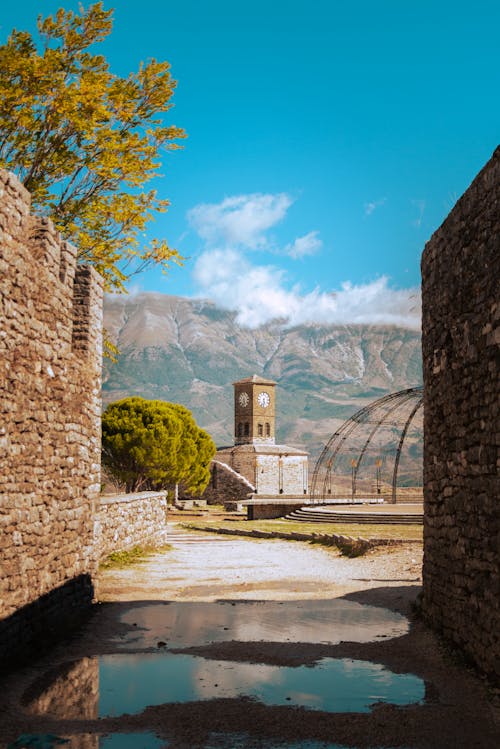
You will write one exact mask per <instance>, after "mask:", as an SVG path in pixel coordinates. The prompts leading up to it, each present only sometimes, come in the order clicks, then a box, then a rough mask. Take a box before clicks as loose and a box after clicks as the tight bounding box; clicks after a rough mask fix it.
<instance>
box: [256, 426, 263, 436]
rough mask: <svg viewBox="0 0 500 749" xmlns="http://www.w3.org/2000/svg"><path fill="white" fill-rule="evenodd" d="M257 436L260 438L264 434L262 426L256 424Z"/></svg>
mask: <svg viewBox="0 0 500 749" xmlns="http://www.w3.org/2000/svg"><path fill="white" fill-rule="evenodd" d="M257 434H258V435H259V437H262V435H263V434H264V428H263V426H262V424H257Z"/></svg>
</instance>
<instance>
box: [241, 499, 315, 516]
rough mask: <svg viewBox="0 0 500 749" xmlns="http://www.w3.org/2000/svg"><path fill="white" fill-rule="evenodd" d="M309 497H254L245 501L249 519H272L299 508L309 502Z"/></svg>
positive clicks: (244, 504)
mask: <svg viewBox="0 0 500 749" xmlns="http://www.w3.org/2000/svg"><path fill="white" fill-rule="evenodd" d="M308 501H309V498H308V497H304V496H299V497H296V498H295V499H294V498H293V497H287V498H286V499H283V498H281V497H279V498H278V497H274V498H273V497H264V498H263V499H257V498H253V499H251V500H250V501H249V502H243V506H244V507H245V506H246V508H247V520H272V519H273V518H281V517H284V516H285V515H288V513H290V512H293V511H294V510H297V509H298V508H299V507H303V505H305V504H308Z"/></svg>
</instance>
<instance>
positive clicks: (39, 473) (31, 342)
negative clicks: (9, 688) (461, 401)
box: [0, 171, 102, 661]
mask: <svg viewBox="0 0 500 749" xmlns="http://www.w3.org/2000/svg"><path fill="white" fill-rule="evenodd" d="M101 307H102V281H101V278H100V277H99V275H98V274H97V273H96V272H95V271H94V270H93V269H92V268H89V267H85V266H78V265H77V263H76V250H75V248H74V247H72V246H71V245H69V244H68V243H66V242H64V241H62V240H61V238H60V236H59V234H58V232H57V231H55V229H54V227H53V226H52V224H51V222H50V221H48V220H46V219H40V218H35V217H33V216H32V215H31V214H30V196H29V194H28V193H27V192H26V190H25V189H24V187H23V186H22V185H21V183H20V182H19V181H18V180H17V179H16V178H15V177H14V176H13V175H12V174H9V173H8V172H5V171H1V172H0V565H1V570H0V572H1V574H0V661H2V659H5V658H7V656H12V657H14V656H15V652H16V646H17V647H19V648H22V649H23V651H24V652H26V650H27V649H28V645H29V642H30V641H36V644H37V647H39V646H40V644H41V641H42V640H43V639H44V638H45V636H49V635H50V634H51V631H52V629H55V628H57V627H58V626H60V627H63V626H65V624H66V623H68V622H69V621H70V620H73V619H75V618H78V617H79V615H80V614H81V612H82V610H83V609H85V608H86V607H87V606H89V605H90V603H91V601H92V596H93V576H94V573H95V570H96V565H97V560H96V556H95V553H94V536H93V534H94V516H95V511H96V500H97V496H98V492H99V482H100V409H101V403H100V375H101V359H102V334H101V330H102V311H101Z"/></svg>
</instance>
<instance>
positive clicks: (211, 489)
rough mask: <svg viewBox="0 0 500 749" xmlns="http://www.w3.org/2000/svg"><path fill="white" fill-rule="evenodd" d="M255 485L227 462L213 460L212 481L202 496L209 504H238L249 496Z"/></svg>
mask: <svg viewBox="0 0 500 749" xmlns="http://www.w3.org/2000/svg"><path fill="white" fill-rule="evenodd" d="M254 491H255V487H254V486H253V485H252V484H251V483H250V482H249V481H248V480H247V479H246V478H245V477H244V476H242V475H241V474H239V473H237V471H236V470H235V469H234V468H231V467H230V466H229V465H228V464H227V463H224V462H223V461H221V460H213V461H212V462H211V464H210V481H209V483H208V486H207V488H206V489H205V491H204V492H203V494H202V496H201V498H202V499H204V500H206V502H207V503H208V504H209V505H217V504H235V503H236V504H238V503H240V502H243V501H245V500H247V499H248V498H249V496H250V495H251V494H253V492H254Z"/></svg>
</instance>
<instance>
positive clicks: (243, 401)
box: [238, 393, 250, 408]
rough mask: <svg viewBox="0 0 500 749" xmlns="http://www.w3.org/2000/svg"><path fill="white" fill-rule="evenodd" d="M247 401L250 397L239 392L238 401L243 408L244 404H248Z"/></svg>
mask: <svg viewBox="0 0 500 749" xmlns="http://www.w3.org/2000/svg"><path fill="white" fill-rule="evenodd" d="M249 402H250V398H249V397H248V393H240V394H239V396H238V403H239V404H240V406H242V407H243V408H245V407H246V406H248V404H249Z"/></svg>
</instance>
